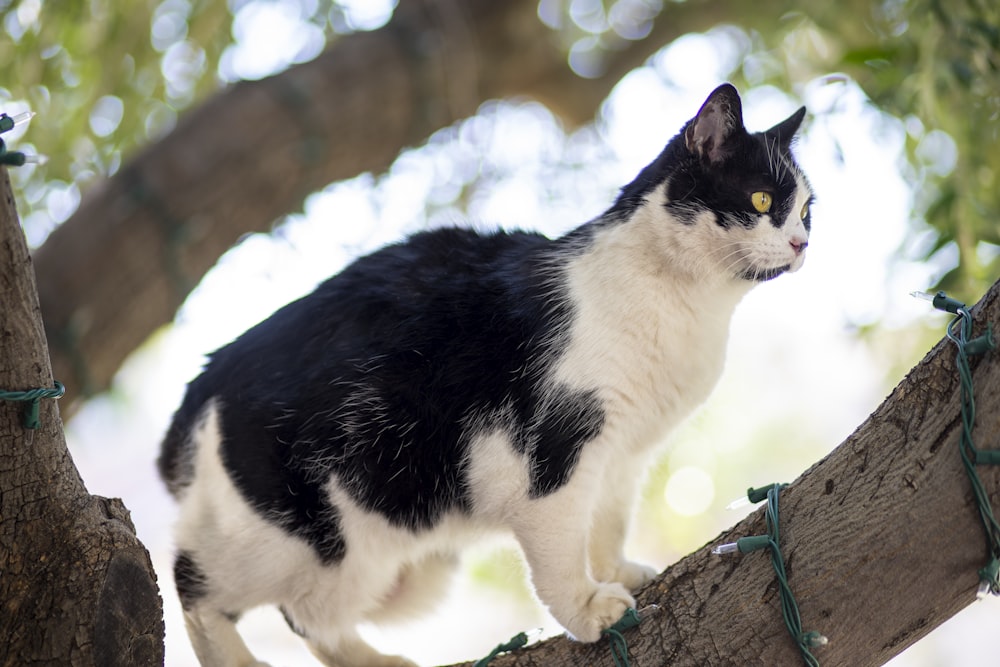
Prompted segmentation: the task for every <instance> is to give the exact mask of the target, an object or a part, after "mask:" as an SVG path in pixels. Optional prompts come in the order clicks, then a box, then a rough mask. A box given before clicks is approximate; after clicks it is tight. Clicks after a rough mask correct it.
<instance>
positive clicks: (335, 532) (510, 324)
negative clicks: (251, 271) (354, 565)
mask: <svg viewBox="0 0 1000 667" xmlns="http://www.w3.org/2000/svg"><path fill="white" fill-rule="evenodd" d="M575 242H576V241H574V239H573V238H572V237H567V239H564V240H562V241H552V240H549V239H546V238H545V237H542V236H540V235H538V234H533V233H524V232H497V233H494V234H491V235H482V234H478V233H475V232H473V231H471V230H464V229H441V230H436V231H432V232H425V233H422V234H418V235H416V236H414V237H412V238H411V239H409V240H408V241H407V242H405V243H402V244H398V245H394V246H389V247H387V248H384V249H382V250H379V251H377V252H375V253H373V254H371V255H369V256H367V257H364V258H361V259H359V260H357V261H356V262H354V263H353V264H351V265H350V266H348V267H347V268H346V269H345V270H344V271H342V272H341V273H340V274H338V275H336V276H334V277H333V278H331V279H329V280H328V281H326V282H325V283H323V284H322V285H320V286H319V287H318V288H317V289H316V291H315V292H313V293H312V294H310V295H308V296H306V297H303V298H302V299H299V300H298V301H295V302H293V303H291V304H289V305H287V306H285V307H284V308H282V309H280V310H279V311H278V312H277V313H275V315H274V316H272V317H270V318H268V319H267V320H265V321H264V322H261V323H260V324H258V325H257V326H255V327H253V328H252V329H250V330H249V331H247V332H246V333H245V334H243V335H242V336H240V337H239V338H238V339H236V340H235V341H234V342H233V343H231V344H229V345H227V346H225V347H223V348H221V349H220V350H218V351H217V352H215V353H214V354H213V355H211V359H210V361H209V363H208V364H207V366H206V368H205V371H204V372H203V373H202V374H201V375H200V376H199V377H198V378H196V379H195V380H194V381H193V382H192V383H191V386H190V388H189V390H188V394H187V396H186V397H185V401H184V403H183V405H182V406H181V408H180V410H178V413H177V415H176V417H175V424H174V427H172V428H171V429H170V431H169V432H168V436H167V439H166V441H165V444H164V451H163V454H162V455H161V459H160V468H161V471H163V473H164V475H165V476H166V478H167V479H168V481H169V483H170V484H171V485H172V487H177V488H181V487H183V486H184V485H185V484H186V483H187V482H188V481H189V479H183V478H179V477H178V476H179V475H184V474H189V471H190V466H189V465H186V464H183V463H182V462H183V461H185V460H188V459H190V457H191V453H190V452H187V451H185V448H187V447H189V442H188V439H187V438H185V437H182V436H181V434H185V433H187V432H189V431H190V429H191V427H192V424H193V423H194V420H195V419H196V418H197V415H198V414H199V413H200V412H201V411H202V410H203V408H204V404H205V403H206V401H208V399H209V398H213V399H214V400H215V401H217V405H218V407H219V410H220V415H221V424H220V426H221V430H222V433H223V434H224V435H223V442H222V446H221V452H222V460H223V463H224V465H225V467H226V469H227V471H228V473H229V475H230V476H231V478H232V479H233V482H234V483H235V485H236V487H237V488H238V489H239V490H240V492H241V493H242V494H243V495H244V497H245V498H247V500H248V501H249V502H250V503H251V504H252V505H253V507H255V508H256V509H257V511H259V512H260V513H261V514H262V515H263V516H265V517H267V518H269V519H271V520H273V521H275V522H278V523H279V524H281V525H282V526H284V527H285V528H286V529H287V530H289V531H290V532H291V533H293V534H295V535H298V536H299V537H301V538H302V539H304V540H306V541H307V542H308V543H309V544H311V545H312V546H313V547H314V548H315V549H316V550H317V552H318V553H319V554H320V556H321V558H322V559H323V560H324V562H336V561H337V560H339V559H340V558H342V556H343V554H344V550H345V544H344V541H343V537H342V535H341V531H340V530H339V527H338V522H339V515H338V511H337V509H336V508H335V507H334V506H333V505H332V504H331V503H330V501H329V499H328V496H327V494H326V493H325V487H324V485H325V484H326V483H327V481H328V480H329V479H330V476H331V475H333V476H335V478H336V479H337V481H338V483H339V484H340V486H341V487H342V488H343V489H344V490H345V491H346V492H347V493H348V494H349V495H350V497H351V498H352V499H353V500H354V502H357V503H358V504H359V505H360V506H362V507H363V508H364V509H366V510H369V511H373V512H378V513H379V514H382V515H384V516H385V517H387V518H388V519H389V521H391V522H392V523H393V524H395V525H398V526H402V527H407V528H409V529H412V530H418V529H421V528H427V527H429V526H431V525H433V524H434V522H435V521H436V520H437V519H438V518H439V517H440V516H441V515H442V514H443V513H445V512H447V511H451V510H463V509H466V508H467V506H468V502H469V496H468V493H467V490H466V489H465V488H463V484H464V482H463V474H464V468H463V466H464V464H465V460H466V447H467V445H468V439H469V437H470V436H471V435H474V434H475V433H476V432H482V431H483V430H489V429H505V430H507V431H508V432H509V433H511V435H512V439H513V441H514V442H515V446H516V448H517V449H518V450H519V451H521V452H523V453H526V454H527V455H528V456H529V457H530V458H531V459H532V463H533V465H532V466H531V470H532V471H533V477H532V479H531V490H532V492H533V493H534V494H535V495H544V494H546V493H549V492H551V491H553V490H555V489H556V488H558V487H559V486H560V485H561V484H562V483H563V482H564V481H565V480H566V479H567V477H568V476H569V474H570V473H571V472H572V469H573V466H574V464H575V462H576V459H577V457H578V455H579V450H580V448H581V447H582V445H583V444H584V443H585V442H586V441H588V440H589V439H591V438H593V437H594V436H596V435H597V433H599V432H600V428H601V425H602V423H603V412H602V409H601V406H600V403H599V402H598V400H597V398H596V397H595V396H593V395H591V394H587V393H580V392H572V391H569V390H567V389H565V388H560V387H553V386H548V385H547V384H546V374H547V372H548V370H549V369H550V368H551V366H552V364H553V363H555V361H556V360H557V359H558V358H559V353H558V349H557V347H558V345H559V343H560V340H561V336H562V332H564V331H565V329H566V327H567V326H568V324H569V322H570V318H571V317H572V311H571V307H570V305H569V302H568V300H567V298H566V295H565V293H564V292H563V290H565V284H564V282H565V281H564V280H562V281H561V282H560V281H557V280H553V279H552V276H551V275H550V273H551V271H552V270H553V267H552V265H551V262H552V259H553V257H554V255H553V253H555V252H556V249H557V248H559V251H558V252H559V256H560V257H561V258H562V259H563V260H565V259H566V257H567V255H568V254H569V255H571V254H572V252H573V250H572V245H573V244H574V243H575ZM560 244H562V245H560ZM387 276H392V280H387V279H386V277H387ZM497 406H503V409H502V410H500V411H498V410H497Z"/></svg>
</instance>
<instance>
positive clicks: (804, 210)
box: [799, 202, 809, 220]
mask: <svg viewBox="0 0 1000 667" xmlns="http://www.w3.org/2000/svg"><path fill="white" fill-rule="evenodd" d="M807 215H809V202H806V203H805V204H803V205H802V212H801V213H799V217H801V218H802V219H803V220H805V219H806V216H807Z"/></svg>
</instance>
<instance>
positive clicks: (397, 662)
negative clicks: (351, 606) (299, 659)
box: [305, 633, 417, 667]
mask: <svg viewBox="0 0 1000 667" xmlns="http://www.w3.org/2000/svg"><path fill="white" fill-rule="evenodd" d="M305 639H306V644H307V645H308V646H309V650H310V651H312V654H313V655H314V656H316V657H317V658H318V659H319V661H320V662H322V663H323V664H324V665H326V667H417V663H415V662H413V661H412V660H408V659H407V658H404V657H403V656H401V655H385V654H384V653H379V652H378V651H377V650H375V649H374V648H372V647H371V646H370V645H369V644H368V643H367V642H366V641H365V640H364V639H362V638H361V637H360V636H358V635H357V634H354V633H351V634H348V635H341V636H340V637H338V638H337V642H336V644H335V645H334V646H332V647H331V646H330V645H329V644H327V643H326V642H324V641H322V640H314V639H310V638H309V637H306V638H305Z"/></svg>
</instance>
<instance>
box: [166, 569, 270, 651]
mask: <svg viewBox="0 0 1000 667" xmlns="http://www.w3.org/2000/svg"><path fill="white" fill-rule="evenodd" d="M174 584H175V585H176V587H177V595H178V597H179V598H180V601H181V607H182V609H183V611H184V625H185V626H186V628H187V633H188V637H189V638H190V640H191V646H192V647H193V648H194V652H195V655H197V656H198V661H199V662H200V663H201V664H202V665H205V666H206V667H208V666H211V667H267V663H265V662H260V661H258V660H257V659H256V658H254V657H253V654H251V653H250V649H248V648H247V645H246V643H245V642H244V641H243V638H242V637H241V636H240V634H239V632H238V631H237V629H236V619H237V615H238V614H237V613H236V612H231V611H224V610H222V609H221V608H219V606H218V605H217V604H215V601H214V600H213V599H212V590H211V585H210V582H209V579H208V577H207V576H206V574H205V572H204V571H203V570H202V569H201V567H200V566H199V565H198V561H197V560H196V558H195V557H194V555H193V553H192V552H190V551H185V550H182V551H180V552H179V553H178V554H177V557H176V558H175V559H174Z"/></svg>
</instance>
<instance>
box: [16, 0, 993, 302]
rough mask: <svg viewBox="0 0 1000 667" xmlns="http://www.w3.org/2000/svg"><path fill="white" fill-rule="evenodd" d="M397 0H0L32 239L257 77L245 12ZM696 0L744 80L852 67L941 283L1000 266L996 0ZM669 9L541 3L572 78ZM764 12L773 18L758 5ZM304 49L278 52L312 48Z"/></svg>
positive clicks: (917, 247) (591, 71)
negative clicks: (909, 192)
mask: <svg viewBox="0 0 1000 667" xmlns="http://www.w3.org/2000/svg"><path fill="white" fill-rule="evenodd" d="M695 1H696V0H689V2H690V3H694V2H695ZM392 4H393V3H392V2H391V1H390V0H380V1H379V2H375V0H371V1H370V2H368V3H367V4H366V3H357V2H348V1H347V0H341V1H340V2H334V1H333V0H283V1H280V0H229V2H227V3H221V2H215V1H212V0H129V1H128V2H126V0H87V1H84V0H66V1H64V2H52V1H46V0H20V1H18V0H6V1H5V0H0V17H2V26H0V31H2V35H3V38H2V39H0V111H5V112H7V113H10V114H13V113H18V112H20V111H23V110H25V109H26V108H30V109H32V110H34V111H36V112H37V113H38V116H37V117H36V118H35V119H34V120H33V121H32V123H31V131H30V134H27V135H25V134H24V130H22V129H21V128H18V129H17V130H15V132H14V133H12V134H11V135H8V136H5V139H7V141H8V143H11V144H12V148H16V149H18V150H22V151H24V152H26V153H40V154H44V155H46V156H48V158H49V161H48V163H47V164H46V165H44V166H30V167H25V168H23V169H20V170H15V173H14V174H13V178H14V179H15V186H16V190H17V191H18V193H19V197H20V201H19V207H20V210H21V212H22V217H23V218H24V219H25V221H26V227H27V228H28V230H29V239H30V240H33V241H35V242H40V241H41V240H42V239H43V238H44V236H45V234H47V232H48V231H49V230H51V229H52V228H53V227H54V226H55V225H57V224H59V223H61V222H62V221H63V220H65V219H66V218H67V217H68V216H69V215H70V214H71V213H72V211H73V210H74V209H75V207H76V204H77V203H78V201H79V197H80V192H81V190H84V189H86V187H88V185H90V184H92V183H94V182H96V181H98V180H99V179H100V178H102V177H105V176H108V175H111V174H113V173H115V172H116V171H117V170H118V169H119V167H120V165H121V163H122V161H123V160H125V159H128V156H129V155H130V154H132V153H133V152H135V151H136V150H138V149H139V148H140V147H142V146H143V145H145V144H148V143H150V142H153V141H155V140H156V139H157V138H158V137H160V136H162V135H163V134H164V133H166V132H168V131H169V130H170V128H171V127H172V126H173V124H174V123H175V121H176V118H177V115H178V114H179V113H181V112H182V111H183V109H184V108H186V107H188V106H189V105H191V104H194V103H197V102H198V101H199V100H201V99H203V98H204V96H205V95H207V94H208V93H210V92H212V91H214V90H216V89H218V88H219V87H220V86H221V85H223V84H225V83H226V82H230V81H233V80H235V79H236V78H239V76H241V75H242V76H247V74H246V73H245V72H241V71H240V69H239V68H238V67H235V66H234V65H233V62H232V60H233V58H232V54H233V51H232V49H233V47H234V46H236V45H237V43H238V42H239V41H240V30H241V22H240V20H239V19H240V16H241V15H246V14H248V13H250V12H252V11H254V10H257V9H260V8H261V7H266V8H269V10H270V11H274V10H275V9H276V8H280V9H281V10H282V11H283V12H285V14H286V15H287V16H290V17H291V19H293V20H296V21H299V22H300V23H302V24H304V25H309V26H311V27H312V28H313V29H314V30H315V31H316V32H318V34H319V35H320V37H319V42H320V44H319V46H318V48H322V46H323V45H325V44H328V43H329V41H330V39H332V38H334V37H335V36H336V35H337V34H341V33H345V32H350V31H352V30H354V29H359V28H360V29H370V28H373V27H377V26H378V25H379V22H378V20H377V17H376V19H375V20H374V23H372V22H371V21H372V20H373V19H372V18H371V13H372V12H373V11H374V12H375V14H377V13H378V8H379V7H381V8H382V9H381V11H382V13H383V14H385V13H387V12H389V11H391V7H392ZM701 4H703V5H704V7H705V12H706V17H708V18H707V21H719V22H726V23H730V24H733V25H736V26H743V28H742V29H741V30H737V31H735V32H734V31H729V34H730V36H732V35H734V34H741V35H742V36H743V37H742V38H741V39H742V40H743V42H744V43H743V44H742V45H741V46H740V58H741V64H740V66H739V67H738V69H737V70H736V71H735V72H734V75H733V76H734V78H735V79H736V80H737V82H739V83H744V84H746V85H748V86H757V85H765V84H775V85H778V86H781V87H784V88H794V87H799V88H801V87H803V86H805V85H806V84H807V83H808V82H809V81H812V80H815V79H816V78H818V77H822V76H824V75H828V74H830V73H833V72H843V73H846V74H847V75H848V76H850V77H852V78H853V79H854V80H856V81H857V82H858V83H859V84H860V85H861V87H862V88H863V89H864V90H865V91H866V93H867V94H868V95H869V97H870V99H871V100H872V102H873V104H874V105H875V106H876V107H877V108H879V109H881V110H882V111H884V112H886V113H887V114H890V115H891V116H893V117H895V118H896V119H898V122H900V123H902V126H903V127H904V128H905V131H906V137H907V139H906V147H907V154H906V160H905V165H904V168H905V171H906V174H907V176H908V179H909V180H910V182H911V184H912V186H913V221H914V234H913V235H912V237H911V241H910V242H909V245H908V247H907V248H906V249H905V252H906V253H907V254H908V255H909V256H911V257H918V258H927V259H930V260H932V261H934V262H935V264H936V265H937V266H939V267H940V273H941V278H940V284H939V285H938V286H937V287H942V288H945V289H947V290H949V291H950V292H952V293H954V294H955V295H956V296H958V297H960V298H962V299H964V300H966V301H968V302H970V303H971V302H973V301H974V300H975V299H976V298H977V297H978V296H979V295H980V294H981V293H982V292H983V290H984V289H985V287H986V286H987V285H988V284H990V283H991V282H993V281H994V280H996V278H997V277H998V276H1000V223H998V220H1000V215H998V213H1000V189H998V188H997V183H996V174H997V172H998V170H1000V150H998V132H1000V129H998V127H1000V125H998V120H1000V4H998V3H995V2H990V1H988V0H956V1H954V2H952V1H949V2H947V3H946V2H944V1H943V0H881V1H875V2H872V1H870V0H846V1H845V3H838V4H836V5H833V4H830V5H828V6H824V7H819V6H815V7H810V8H809V9H806V8H802V7H797V8H795V10H794V11H787V10H788V9H789V8H791V7H793V5H792V4H791V3H788V2H784V1H783V0H769V2H768V3H764V4H765V5H767V6H766V7H764V6H763V5H761V6H758V5H757V4H756V3H755V4H753V5H746V6H744V5H742V4H740V3H733V2H729V3H726V2H722V3H720V2H714V3H713V2H703V3H701ZM765 10H767V11H765ZM772 11H773V14H771V13H770V12H772ZM359 12H369V15H367V16H362V15H361V14H359ZM670 12H671V3H663V2H662V1H661V0H542V1H541V2H539V5H538V17H539V20H542V21H543V22H545V23H546V24H547V25H549V26H550V27H551V28H552V29H553V31H554V33H555V34H556V35H557V37H558V39H559V41H560V43H562V44H563V45H564V47H565V49H566V51H567V59H568V62H569V65H570V68H571V69H572V71H573V72H575V74H576V75H579V76H597V75H599V74H600V72H601V66H600V58H601V53H602V52H607V51H610V50H614V49H619V48H623V47H624V46H625V45H626V44H627V43H628V42H630V41H635V40H640V39H643V38H645V37H646V35H647V34H648V33H649V31H650V29H651V26H652V24H653V22H654V21H657V20H669V14H670ZM762 12H763V13H764V14H769V15H770V16H774V17H778V18H774V19H771V20H769V21H764V20H762V19H761V18H760V16H761V13H762ZM383 20H384V19H383ZM744 24H746V25H744ZM762 26H766V27H762ZM247 39H248V40H249V39H250V38H249V37H248V38H247ZM254 39H258V40H259V36H257V37H254ZM313 41H315V40H313ZM258 44H259V42H258ZM730 46H732V45H730ZM297 48H299V51H298V52H296V53H292V54H288V55H287V56H286V57H285V60H284V61H282V62H283V64H284V65H288V64H291V63H292V62H296V61H297V59H299V60H300V59H303V58H306V57H310V54H311V53H312V52H311V51H309V50H308V49H306V50H303V48H302V47H297ZM312 55H314V54H312ZM282 62H279V63H278V65H279V66H276V67H274V69H280V65H281V64H282ZM741 79H742V81H741Z"/></svg>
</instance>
